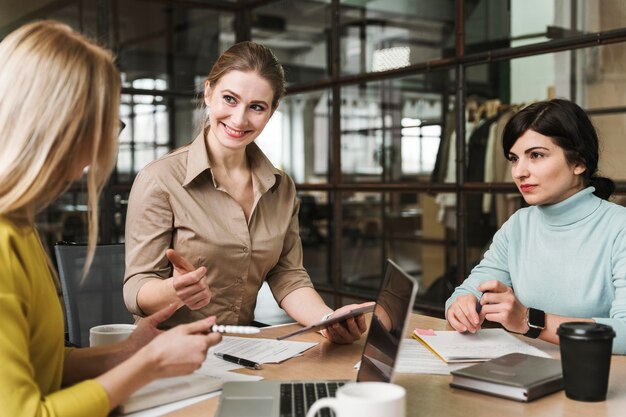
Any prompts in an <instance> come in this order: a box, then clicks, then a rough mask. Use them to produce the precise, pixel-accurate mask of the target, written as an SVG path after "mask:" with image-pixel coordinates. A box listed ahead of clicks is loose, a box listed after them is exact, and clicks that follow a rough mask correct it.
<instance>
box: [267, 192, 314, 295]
mask: <svg viewBox="0 0 626 417" xmlns="http://www.w3.org/2000/svg"><path fill="white" fill-rule="evenodd" d="M287 184H288V185H289V186H290V187H291V188H292V191H293V204H292V211H291V222H290V223H289V227H288V229H287V232H286V233H285V240H284V243H283V249H282V251H281V254H280V258H279V259H278V262H277V263H276V265H275V266H274V268H272V270H271V271H270V272H269V273H268V274H267V277H266V280H267V283H268V284H269V286H270V289H271V290H272V293H273V294H274V298H275V299H276V300H277V301H278V303H279V304H280V302H281V301H282V300H283V298H285V297H286V296H287V295H288V294H289V293H291V292H292V291H294V290H297V289H299V288H304V287H309V288H312V287H313V283H312V282H311V278H310V277H309V274H308V273H307V271H306V269H304V265H303V260H302V259H303V254H302V241H301V240H300V226H299V223H298V212H299V210H300V202H299V200H298V198H297V196H296V194H295V185H294V184H293V182H292V181H289V182H287V181H285V185H287Z"/></svg>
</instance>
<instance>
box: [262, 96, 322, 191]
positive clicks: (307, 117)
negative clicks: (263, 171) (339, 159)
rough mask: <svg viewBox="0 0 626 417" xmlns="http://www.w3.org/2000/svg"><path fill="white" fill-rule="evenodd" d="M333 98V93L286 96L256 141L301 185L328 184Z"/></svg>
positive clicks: (275, 163) (278, 165)
mask: <svg viewBox="0 0 626 417" xmlns="http://www.w3.org/2000/svg"><path fill="white" fill-rule="evenodd" d="M331 97H332V95H331V93H330V90H320V91H315V92H312V93H302V94H294V95H290V96H287V97H285V98H284V99H283V100H282V101H281V103H280V105H279V106H278V109H277V110H276V111H275V112H274V115H273V116H272V118H271V119H270V121H269V123H268V124H267V126H266V127H265V130H263V132H262V133H261V134H260V135H259V137H258V138H257V139H256V143H257V144H258V145H259V147H260V148H261V149H262V150H263V152H264V153H265V154H266V155H267V156H268V158H269V159H270V160H271V161H272V163H273V164H274V165H275V166H276V167H278V168H280V169H283V170H285V171H286V172H287V173H288V174H289V175H290V176H291V177H292V178H293V179H294V180H295V181H296V182H297V183H324V182H327V181H328V173H329V163H328V162H329V159H330V155H329V153H330V149H331V148H330V138H331V137H332V128H331V124H330V122H331V120H330V114H331V105H332V102H331Z"/></svg>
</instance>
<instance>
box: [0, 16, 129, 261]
mask: <svg viewBox="0 0 626 417" xmlns="http://www.w3.org/2000/svg"><path fill="white" fill-rule="evenodd" d="M113 61H114V58H113V56H112V54H111V53H110V52H109V51H107V50H105V49H103V48H101V47H99V46H98V45H96V44H95V43H94V42H92V41H90V40H89V39H87V38H85V37H84V36H82V35H81V34H79V33H77V32H74V31H73V30H72V29H71V28H70V27H69V26H67V25H65V24H62V23H59V22H55V21H39V22H35V23H30V24H27V25H24V26H22V27H20V28H19V29H17V30H15V31H14V32H12V33H11V34H9V35H8V36H7V37H6V38H5V39H4V40H3V41H2V42H1V43H0V149H1V151H0V215H2V216H5V217H6V218H9V219H11V220H12V221H14V222H16V223H18V224H24V225H31V226H34V218H35V214H36V213H37V212H38V211H40V210H42V209H44V208H45V207H47V206H48V205H49V204H50V203H51V202H52V201H54V200H55V199H56V198H57V197H58V196H59V195H60V194H61V193H62V192H63V191H65V190H66V189H67V187H68V185H69V184H70V182H71V180H72V175H73V174H74V175H75V173H76V171H77V169H78V164H79V163H80V161H79V160H78V159H79V156H80V155H89V160H90V168H89V171H88V174H87V194H88V203H89V216H88V218H89V242H88V243H89V255H88V257H87V265H89V264H90V262H91V259H92V257H93V250H94V247H95V244H96V241H97V237H98V197H99V194H100V191H101V190H102V187H103V186H104V184H105V182H106V180H107V179H108V177H109V175H110V173H111V170H112V169H113V167H114V165H115V156H116V150H117V134H118V129H119V100H120V76H119V73H118V71H117V69H116V68H115V65H114V63H113Z"/></svg>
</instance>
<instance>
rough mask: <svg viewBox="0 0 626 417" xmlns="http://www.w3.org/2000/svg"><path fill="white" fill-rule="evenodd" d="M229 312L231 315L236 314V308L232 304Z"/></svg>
mask: <svg viewBox="0 0 626 417" xmlns="http://www.w3.org/2000/svg"><path fill="white" fill-rule="evenodd" d="M230 310H231V311H232V312H233V313H236V312H237V306H236V305H234V304H233V305H232V306H230Z"/></svg>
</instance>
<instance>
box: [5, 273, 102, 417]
mask: <svg viewBox="0 0 626 417" xmlns="http://www.w3.org/2000/svg"><path fill="white" fill-rule="evenodd" d="M5 277H6V276H5ZM18 279H19V277H18ZM26 311H27V306H26V301H25V300H21V299H20V298H19V297H18V296H16V295H14V294H6V293H5V294H0V317H1V318H2V330H1V331H0V363H2V378H0V404H1V406H0V417H15V416H24V417H26V416H28V417H30V416H33V417H34V416H41V417H44V416H45V417H54V416H63V417H81V416H94V417H97V416H103V417H104V416H106V415H107V414H108V412H109V399H108V395H107V393H106V392H105V390H104V388H103V387H102V385H100V384H99V383H98V382H96V381H94V380H87V381H84V382H81V383H79V384H76V385H73V386H71V387H68V388H64V389H60V390H58V391H55V392H52V393H50V394H48V395H44V394H43V393H42V392H41V390H40V388H39V386H38V384H37V382H36V381H35V369H34V368H33V365H32V364H31V362H30V358H29V352H30V349H29V341H28V340H29V326H28V322H27V318H26V314H25V312H26ZM50 360H54V358H50Z"/></svg>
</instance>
